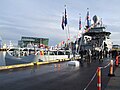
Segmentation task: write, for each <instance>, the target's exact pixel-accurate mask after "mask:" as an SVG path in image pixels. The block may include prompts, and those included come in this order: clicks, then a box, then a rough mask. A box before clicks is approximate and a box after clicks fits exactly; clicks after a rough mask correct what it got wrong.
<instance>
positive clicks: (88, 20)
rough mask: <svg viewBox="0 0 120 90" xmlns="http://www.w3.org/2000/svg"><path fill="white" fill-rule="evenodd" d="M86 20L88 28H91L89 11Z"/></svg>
mask: <svg viewBox="0 0 120 90" xmlns="http://www.w3.org/2000/svg"><path fill="white" fill-rule="evenodd" d="M86 20H87V28H89V27H90V17H89V11H87V18H86Z"/></svg>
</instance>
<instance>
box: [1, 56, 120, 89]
mask: <svg viewBox="0 0 120 90" xmlns="http://www.w3.org/2000/svg"><path fill="white" fill-rule="evenodd" d="M110 60H111V59H110V58H104V60H103V62H102V61H100V62H99V61H98V60H94V61H92V62H91V63H89V62H83V63H80V66H79V67H74V66H68V65H67V64H68V61H64V62H63V61H62V62H59V61H58V62H57V61H56V62H53V63H49V64H48V63H46V64H38V65H37V64H31V65H30V66H29V65H28V67H24V66H22V67H20V68H10V69H7V70H2V71H0V81H2V82H0V88H2V90H8V89H9V90H26V89H29V90H33V89H34V90H38V89H40V90H84V89H85V88H86V86H87V85H88V83H89V82H90V80H91V78H92V77H93V75H94V74H95V73H96V70H97V67H99V66H101V67H104V66H106V65H108V64H109V61H110ZM118 69H119V68H118ZM118 69H115V70H116V71H115V74H117V75H116V76H119V73H118V72H119V71H118ZM108 73H109V67H107V68H105V69H103V70H102V80H101V81H102V90H119V89H108V88H109V87H108V86H109V85H111V83H112V81H113V77H108ZM114 78H115V80H117V78H118V77H114ZM109 80H110V81H109ZM118 80H119V79H118ZM116 83H117V82H116ZM113 85H114V84H112V86H113ZM113 87H114V86H113ZM86 90H97V77H95V78H94V80H93V81H92V82H91V83H90V85H89V86H88V87H87V89H86Z"/></svg>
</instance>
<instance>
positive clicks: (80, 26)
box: [79, 17, 82, 30]
mask: <svg viewBox="0 0 120 90" xmlns="http://www.w3.org/2000/svg"><path fill="white" fill-rule="evenodd" d="M81 28H82V24H81V17H80V19H79V30H81Z"/></svg>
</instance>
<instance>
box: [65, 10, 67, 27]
mask: <svg viewBox="0 0 120 90" xmlns="http://www.w3.org/2000/svg"><path fill="white" fill-rule="evenodd" d="M66 25H67V12H66V8H65V26H66Z"/></svg>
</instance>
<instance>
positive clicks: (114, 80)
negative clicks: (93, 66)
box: [105, 65, 120, 90]
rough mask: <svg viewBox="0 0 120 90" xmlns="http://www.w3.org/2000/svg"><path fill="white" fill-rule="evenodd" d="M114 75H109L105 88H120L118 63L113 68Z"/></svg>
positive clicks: (112, 89) (115, 89)
mask: <svg viewBox="0 0 120 90" xmlns="http://www.w3.org/2000/svg"><path fill="white" fill-rule="evenodd" d="M114 74H115V77H111V78H110V80H109V83H108V85H107V88H106V89H105V90H120V65H119V67H117V68H116V70H115V73H114Z"/></svg>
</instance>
